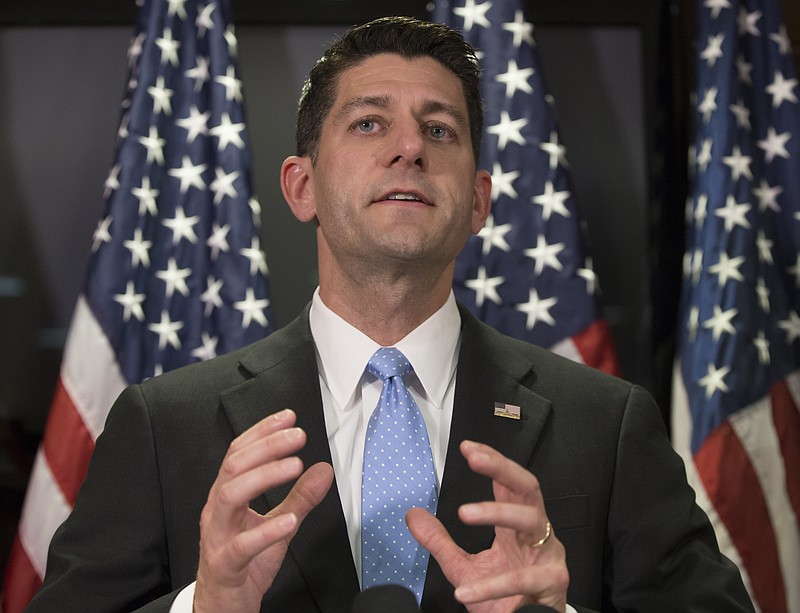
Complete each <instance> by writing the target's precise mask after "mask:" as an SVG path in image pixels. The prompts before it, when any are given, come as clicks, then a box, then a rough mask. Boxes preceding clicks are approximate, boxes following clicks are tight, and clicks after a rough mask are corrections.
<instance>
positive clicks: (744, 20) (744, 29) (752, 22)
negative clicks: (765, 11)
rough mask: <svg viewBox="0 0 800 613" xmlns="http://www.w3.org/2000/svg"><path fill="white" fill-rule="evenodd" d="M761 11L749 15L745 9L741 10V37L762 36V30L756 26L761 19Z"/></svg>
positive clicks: (739, 20)
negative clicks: (745, 35) (747, 35)
mask: <svg viewBox="0 0 800 613" xmlns="http://www.w3.org/2000/svg"><path fill="white" fill-rule="evenodd" d="M761 15H762V13H761V11H753V12H752V13H748V12H747V9H746V8H745V7H741V8H740V9H739V19H738V20H737V21H738V22H739V35H740V36H741V35H743V34H750V35H751V36H761V30H759V29H758V27H757V26H756V22H757V21H758V20H759V19H761Z"/></svg>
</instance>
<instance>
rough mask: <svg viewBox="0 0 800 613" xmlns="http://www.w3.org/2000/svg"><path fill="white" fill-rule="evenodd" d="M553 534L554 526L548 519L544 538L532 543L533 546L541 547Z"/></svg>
mask: <svg viewBox="0 0 800 613" xmlns="http://www.w3.org/2000/svg"><path fill="white" fill-rule="evenodd" d="M551 534H553V526H552V524H551V523H550V522H549V521H548V522H547V526H545V529H544V536H543V537H542V538H540V539H539V540H538V541H536V542H535V543H533V545H531V547H533V548H534V549H536V548H538V547H541V546H542V545H544V544H545V543H546V542H547V541H548V539H549V538H550V535H551Z"/></svg>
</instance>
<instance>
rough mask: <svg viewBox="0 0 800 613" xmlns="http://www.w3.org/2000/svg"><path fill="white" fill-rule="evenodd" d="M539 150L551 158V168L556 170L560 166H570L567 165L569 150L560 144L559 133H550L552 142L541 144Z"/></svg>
mask: <svg viewBox="0 0 800 613" xmlns="http://www.w3.org/2000/svg"><path fill="white" fill-rule="evenodd" d="M539 149H542V150H543V151H545V152H546V153H547V154H548V155H549V156H550V168H551V170H555V169H556V168H558V165H559V164H561V165H563V166H565V167H566V166H569V164H567V157H566V155H567V148H566V147H565V146H564V145H561V144H559V142H558V132H556V131H555V130H552V131H551V132H550V140H549V141H548V142H546V143H540V144H539Z"/></svg>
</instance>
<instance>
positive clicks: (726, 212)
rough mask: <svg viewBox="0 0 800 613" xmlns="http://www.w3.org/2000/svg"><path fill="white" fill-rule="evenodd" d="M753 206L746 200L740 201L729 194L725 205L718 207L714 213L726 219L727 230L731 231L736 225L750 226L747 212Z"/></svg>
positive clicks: (746, 227) (747, 227)
mask: <svg viewBox="0 0 800 613" xmlns="http://www.w3.org/2000/svg"><path fill="white" fill-rule="evenodd" d="M751 208H753V207H751V206H750V205H749V204H747V203H746V202H743V203H741V204H740V203H738V202H736V199H735V198H734V197H733V195H731V194H728V198H727V200H726V201H725V206H724V207H722V208H718V209H716V210H715V211H714V215H716V216H717V217H722V219H724V220H725V231H726V232H730V231H731V230H733V228H734V227H735V226H742V227H743V228H745V229H749V228H750V222H749V221H747V213H749V212H750V209H751Z"/></svg>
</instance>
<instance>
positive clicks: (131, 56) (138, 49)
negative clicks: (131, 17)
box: [128, 32, 145, 67]
mask: <svg viewBox="0 0 800 613" xmlns="http://www.w3.org/2000/svg"><path fill="white" fill-rule="evenodd" d="M144 39H145V34H144V32H140V33H139V34H138V35H137V36H136V38H132V39H131V44H130V46H129V47H128V67H133V66H134V65H135V64H136V61H137V60H138V59H139V56H140V55H142V43H143V42H144Z"/></svg>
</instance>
